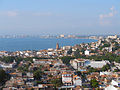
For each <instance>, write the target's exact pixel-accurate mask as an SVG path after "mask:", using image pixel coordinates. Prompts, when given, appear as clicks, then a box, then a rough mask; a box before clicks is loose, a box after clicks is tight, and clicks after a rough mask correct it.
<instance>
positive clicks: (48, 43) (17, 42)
mask: <svg viewBox="0 0 120 90" xmlns="http://www.w3.org/2000/svg"><path fill="white" fill-rule="evenodd" d="M96 41H97V40H95V39H86V38H85V39H80V38H79V39H78V38H77V39H75V38H65V39H64V38H59V39H57V38H24V39H23V38H12V39H10V38H6V39H5V38H4V39H2V38H0V42H2V43H0V51H10V52H14V51H25V50H37V51H38V50H45V49H49V48H53V49H54V48H55V47H56V43H59V45H60V47H63V46H74V45H76V44H81V43H91V42H96Z"/></svg>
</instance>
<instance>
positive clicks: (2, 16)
mask: <svg viewBox="0 0 120 90" xmlns="http://www.w3.org/2000/svg"><path fill="white" fill-rule="evenodd" d="M13 34H17V35H19V34H20V35H21V34H27V35H43V34H45V35H47V34H55V35H56V34H78V35H103V34H120V0H0V35H13Z"/></svg>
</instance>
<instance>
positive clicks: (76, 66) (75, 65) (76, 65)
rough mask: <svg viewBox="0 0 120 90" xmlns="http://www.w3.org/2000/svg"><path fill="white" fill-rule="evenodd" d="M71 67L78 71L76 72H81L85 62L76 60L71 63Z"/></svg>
mask: <svg viewBox="0 0 120 90" xmlns="http://www.w3.org/2000/svg"><path fill="white" fill-rule="evenodd" d="M70 64H71V66H72V67H73V68H74V69H76V70H80V69H81V67H84V66H85V60H83V59H74V60H71V61H70Z"/></svg>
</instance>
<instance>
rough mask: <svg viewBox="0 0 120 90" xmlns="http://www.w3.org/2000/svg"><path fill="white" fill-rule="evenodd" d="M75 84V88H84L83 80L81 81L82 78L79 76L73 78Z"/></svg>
mask: <svg viewBox="0 0 120 90" xmlns="http://www.w3.org/2000/svg"><path fill="white" fill-rule="evenodd" d="M73 84H74V85H75V86H82V79H81V77H79V76H77V75H75V76H73Z"/></svg>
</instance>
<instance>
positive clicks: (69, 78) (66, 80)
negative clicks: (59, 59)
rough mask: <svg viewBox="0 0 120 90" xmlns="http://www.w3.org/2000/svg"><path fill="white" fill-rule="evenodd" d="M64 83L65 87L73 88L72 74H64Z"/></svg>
mask: <svg viewBox="0 0 120 90" xmlns="http://www.w3.org/2000/svg"><path fill="white" fill-rule="evenodd" d="M62 83H63V84H64V86H71V85H72V84H73V82H72V73H71V72H63V73H62Z"/></svg>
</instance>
